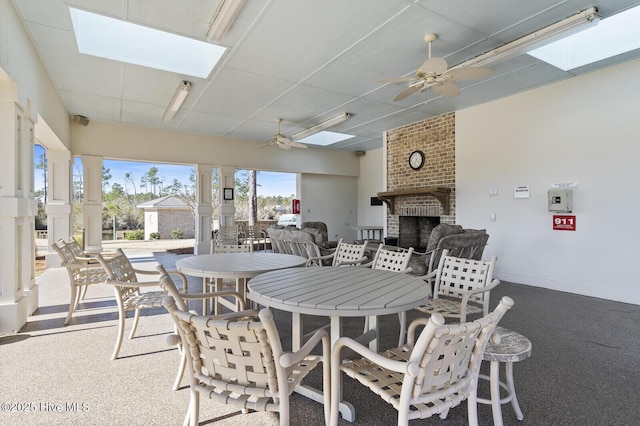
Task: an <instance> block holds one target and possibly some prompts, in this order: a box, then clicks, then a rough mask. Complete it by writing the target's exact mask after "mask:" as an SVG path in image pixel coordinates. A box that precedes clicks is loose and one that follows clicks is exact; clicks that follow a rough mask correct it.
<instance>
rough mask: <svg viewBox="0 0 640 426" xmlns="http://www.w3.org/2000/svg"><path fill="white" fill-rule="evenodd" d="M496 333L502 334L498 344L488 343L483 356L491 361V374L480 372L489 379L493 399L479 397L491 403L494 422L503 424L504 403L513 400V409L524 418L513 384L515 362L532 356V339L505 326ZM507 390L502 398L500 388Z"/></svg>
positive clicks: (496, 330)
mask: <svg viewBox="0 0 640 426" xmlns="http://www.w3.org/2000/svg"><path fill="white" fill-rule="evenodd" d="M494 333H497V334H498V336H500V341H499V343H497V344H494V343H491V341H489V344H488V345H487V349H486V350H485V352H484V355H483V357H482V360H483V361H490V362H491V367H490V376H486V375H484V374H480V375H479V377H480V378H482V379H485V380H489V383H490V388H491V399H490V400H489V399H483V398H477V400H478V402H480V403H482V404H491V411H492V413H493V424H494V425H498V426H502V408H501V407H502V404H506V403H507V402H511V405H512V406H513V410H514V411H515V412H516V417H517V418H518V420H522V419H523V418H524V416H523V414H522V410H521V409H520V405H518V398H517V397H516V388H515V386H514V384H513V363H514V362H518V361H522V360H525V359H527V358H529V357H530V356H531V341H529V339H527V338H526V337H524V336H523V335H522V334H519V333H516V332H515V331H511V330H508V329H506V328H504V327H496V329H495V331H494ZM500 363H504V368H505V375H506V383H505V382H501V381H500ZM501 387H502V388H503V389H505V390H506V391H507V395H506V396H505V397H504V398H500V388H501Z"/></svg>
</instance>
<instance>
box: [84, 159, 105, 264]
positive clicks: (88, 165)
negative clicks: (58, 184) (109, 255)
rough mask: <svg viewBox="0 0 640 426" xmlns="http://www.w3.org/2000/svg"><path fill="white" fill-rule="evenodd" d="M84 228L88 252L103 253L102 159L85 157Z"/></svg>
mask: <svg viewBox="0 0 640 426" xmlns="http://www.w3.org/2000/svg"><path fill="white" fill-rule="evenodd" d="M81 158H82V170H83V172H82V174H83V197H82V226H83V228H84V248H85V250H86V251H87V252H91V253H99V252H101V251H102V157H94V156H88V155H83V156H82V157H81Z"/></svg>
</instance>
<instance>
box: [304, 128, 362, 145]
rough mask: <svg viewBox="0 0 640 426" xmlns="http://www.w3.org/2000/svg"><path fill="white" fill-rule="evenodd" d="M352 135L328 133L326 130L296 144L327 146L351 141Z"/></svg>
mask: <svg viewBox="0 0 640 426" xmlns="http://www.w3.org/2000/svg"><path fill="white" fill-rule="evenodd" d="M352 137H354V135H348V134H346V133H338V132H329V131H327V130H325V131H322V132H318V133H316V134H313V135H311V136H307V137H306V138H304V139H300V140H299V141H297V142H301V143H306V144H308V145H320V146H329V145H332V144H334V143H338V142H341V141H344V140H347V139H351V138H352Z"/></svg>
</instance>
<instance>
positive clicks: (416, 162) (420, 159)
mask: <svg viewBox="0 0 640 426" xmlns="http://www.w3.org/2000/svg"><path fill="white" fill-rule="evenodd" d="M409 166H410V167H411V168H412V169H413V170H420V169H421V168H422V166H424V152H422V151H413V152H412V153H411V154H409Z"/></svg>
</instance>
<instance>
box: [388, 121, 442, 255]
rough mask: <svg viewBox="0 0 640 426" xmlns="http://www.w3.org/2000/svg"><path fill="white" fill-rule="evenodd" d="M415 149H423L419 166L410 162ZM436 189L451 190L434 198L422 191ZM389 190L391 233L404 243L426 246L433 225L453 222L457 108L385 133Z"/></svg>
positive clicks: (389, 234) (409, 245)
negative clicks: (422, 159) (417, 168)
mask: <svg viewBox="0 0 640 426" xmlns="http://www.w3.org/2000/svg"><path fill="white" fill-rule="evenodd" d="M415 150H420V151H422V152H424V154H425V163H424V166H423V167H422V168H421V169H420V170H413V169H412V168H411V167H409V162H408V159H409V155H410V154H411V153H412V152H413V151H415ZM433 188H436V189H446V191H447V193H446V194H445V195H443V193H442V192H438V193H437V195H438V196H436V197H434V196H433V195H432V194H431V193H429V191H423V189H433ZM449 191H450V192H449ZM385 193H386V194H392V196H391V198H392V199H393V203H392V205H393V208H389V209H387V236H388V237H396V238H398V240H399V241H398V245H400V246H401V247H412V246H413V247H416V248H417V247H423V246H426V243H427V240H428V238H429V236H428V234H429V233H430V232H431V229H432V228H433V227H434V226H436V225H437V224H438V223H449V224H455V113H449V114H444V115H441V116H438V117H433V118H429V119H427V120H424V121H420V122H417V123H413V124H410V125H407V126H404V127H399V128H397V129H394V130H390V131H388V132H387V188H386V192H385ZM443 201H444V202H443ZM389 204H390V203H389V202H387V205H389ZM445 204H446V205H445ZM447 207H448V209H447ZM447 210H448V211H447Z"/></svg>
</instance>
